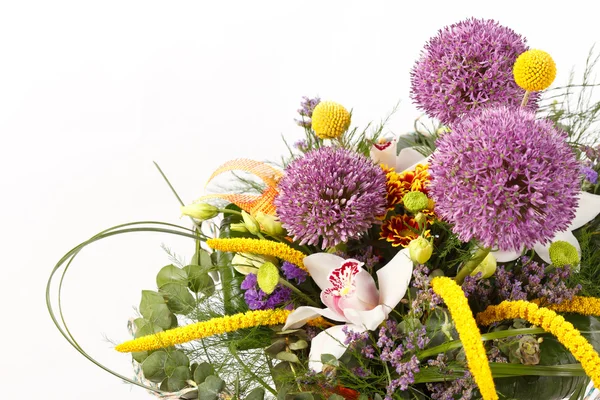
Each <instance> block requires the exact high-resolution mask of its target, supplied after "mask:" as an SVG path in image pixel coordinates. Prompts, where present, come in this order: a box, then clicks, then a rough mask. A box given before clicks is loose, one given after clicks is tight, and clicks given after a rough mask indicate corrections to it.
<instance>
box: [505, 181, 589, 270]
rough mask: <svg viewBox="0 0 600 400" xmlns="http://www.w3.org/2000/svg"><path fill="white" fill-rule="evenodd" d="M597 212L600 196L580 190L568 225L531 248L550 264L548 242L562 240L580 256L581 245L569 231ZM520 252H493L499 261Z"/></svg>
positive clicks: (511, 258)
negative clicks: (543, 242)
mask: <svg viewBox="0 0 600 400" xmlns="http://www.w3.org/2000/svg"><path fill="white" fill-rule="evenodd" d="M598 214H600V196H598V195H595V194H591V193H588V192H580V193H579V202H578V205H577V208H576V209H575V218H573V220H572V221H571V224H570V225H569V227H568V228H567V229H566V230H564V231H561V232H557V233H556V234H555V235H554V237H553V238H552V239H551V240H550V241H548V243H547V244H542V243H536V244H535V245H534V246H533V250H534V251H535V253H536V254H537V255H538V256H540V258H541V259H542V260H544V261H545V262H546V263H548V264H550V263H552V261H551V260H550V244H552V242H556V241H558V240H562V241H565V242H568V243H570V244H571V245H573V246H574V247H575V248H576V249H577V252H578V253H579V256H580V257H581V246H580V245H579V241H578V240H577V238H576V237H575V235H573V233H572V232H571V231H574V230H575V229H578V228H581V227H582V226H583V225H585V224H587V223H588V222H590V221H591V220H593V219H594V218H596V216H597V215H598ZM521 253H522V251H495V252H493V254H494V256H495V257H496V260H497V261H500V262H508V261H513V260H516V259H517V258H519V257H520V256H521Z"/></svg>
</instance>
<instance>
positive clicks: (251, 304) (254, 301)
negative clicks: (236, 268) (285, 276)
mask: <svg viewBox="0 0 600 400" xmlns="http://www.w3.org/2000/svg"><path fill="white" fill-rule="evenodd" d="M240 288H241V289H242V290H245V293H244V301H245V302H246V304H248V308H249V309H251V310H269V309H274V308H276V307H279V306H281V305H284V304H285V305H286V307H285V308H286V309H291V308H293V304H292V303H291V301H290V300H291V298H292V290H291V289H290V288H287V287H285V286H283V285H281V284H279V285H277V286H276V287H275V290H273V293H271V294H270V295H268V294H266V293H265V292H263V291H262V290H261V289H260V288H259V287H258V282H257V278H256V275H255V274H248V275H246V277H245V278H244V280H243V281H242V283H241V285H240Z"/></svg>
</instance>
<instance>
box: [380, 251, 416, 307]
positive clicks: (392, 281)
mask: <svg viewBox="0 0 600 400" xmlns="http://www.w3.org/2000/svg"><path fill="white" fill-rule="evenodd" d="M412 270H413V262H412V261H411V259H410V256H409V253H408V248H405V249H402V250H400V251H399V252H398V254H396V255H395V256H394V258H392V259H391V260H390V262H388V263H387V264H386V265H385V267H383V268H381V269H380V270H379V271H377V279H378V282H379V304H382V305H384V306H385V307H384V311H385V313H386V314H388V313H389V312H390V311H392V310H393V309H394V307H396V305H397V304H398V303H399V302H400V300H402V298H403V297H404V294H405V293H406V290H407V289H408V284H409V283H410V279H411V277H412Z"/></svg>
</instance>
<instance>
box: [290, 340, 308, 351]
mask: <svg viewBox="0 0 600 400" xmlns="http://www.w3.org/2000/svg"><path fill="white" fill-rule="evenodd" d="M307 347H308V343H307V342H306V340H298V341H297V342H295V343H290V350H303V349H306V348H307Z"/></svg>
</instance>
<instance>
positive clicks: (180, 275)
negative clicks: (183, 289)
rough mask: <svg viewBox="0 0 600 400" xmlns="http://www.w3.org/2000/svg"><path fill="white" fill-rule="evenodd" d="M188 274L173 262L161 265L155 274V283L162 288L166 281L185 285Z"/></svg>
mask: <svg viewBox="0 0 600 400" xmlns="http://www.w3.org/2000/svg"><path fill="white" fill-rule="evenodd" d="M187 280H188V276H187V273H186V272H185V271H184V270H183V269H181V268H179V267H176V266H174V265H173V264H171V265H167V266H165V267H162V268H161V270H160V271H158V275H156V285H157V286H158V287H159V288H162V287H163V286H164V285H166V284H168V283H179V284H180V285H187Z"/></svg>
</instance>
